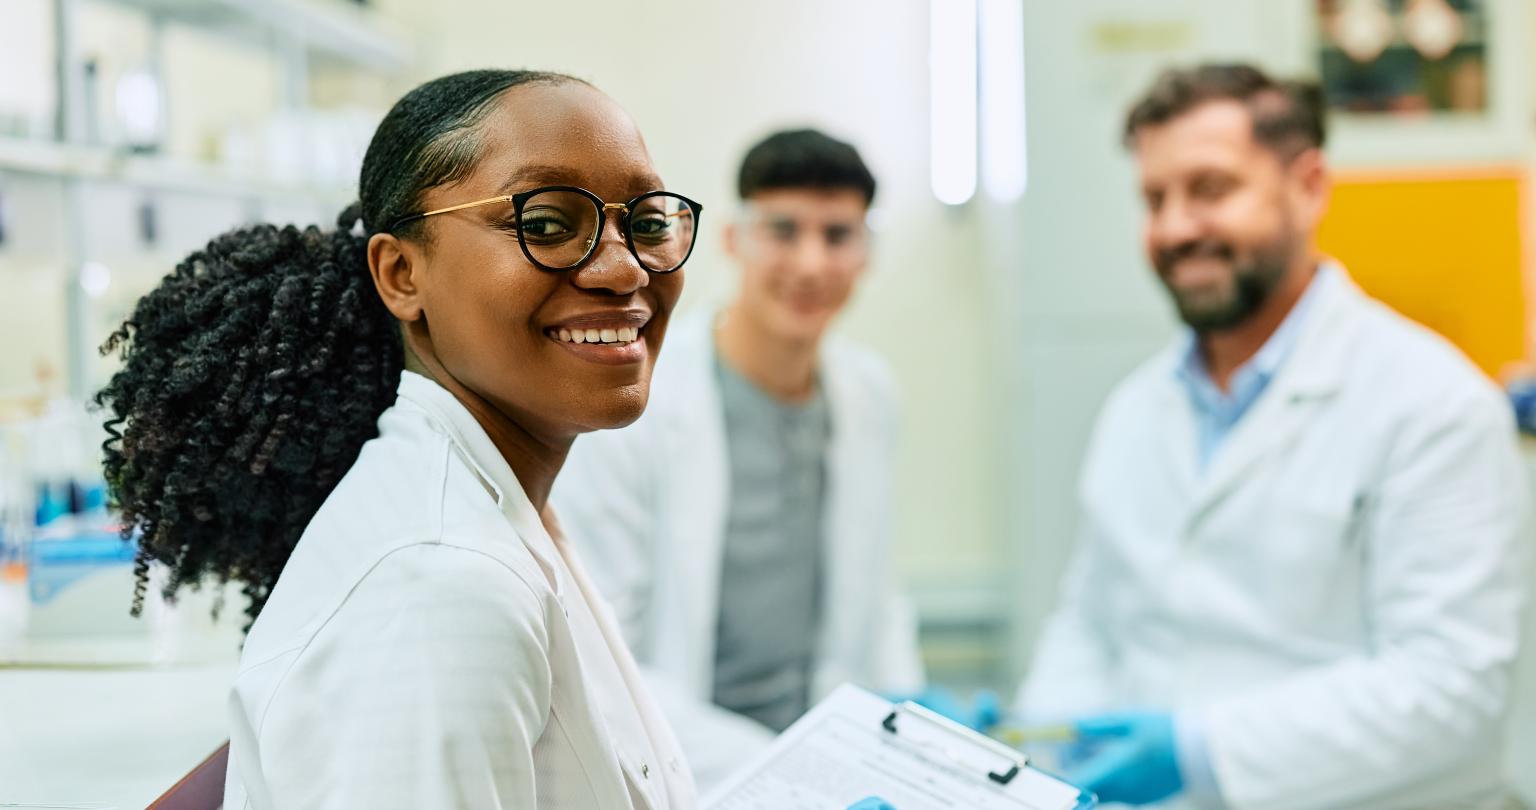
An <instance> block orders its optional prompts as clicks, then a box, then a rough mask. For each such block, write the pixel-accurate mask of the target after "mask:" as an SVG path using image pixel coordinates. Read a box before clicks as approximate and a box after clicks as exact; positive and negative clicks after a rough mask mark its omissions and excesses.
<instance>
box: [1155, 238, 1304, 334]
mask: <svg viewBox="0 0 1536 810" xmlns="http://www.w3.org/2000/svg"><path fill="white" fill-rule="evenodd" d="M1295 255H1296V248H1295V246H1294V245H1293V244H1292V243H1291V241H1290V240H1287V239H1286V238H1285V237H1284V236H1282V237H1280V238H1278V239H1276V240H1275V241H1273V242H1271V243H1269V244H1266V245H1261V246H1259V247H1257V248H1255V249H1253V250H1252V251H1251V252H1249V253H1248V254H1247V255H1239V253H1238V251H1237V249H1236V248H1235V247H1233V245H1232V244H1231V243H1230V242H1223V241H1221V240H1218V239H1200V240H1196V241H1191V242H1185V243H1183V244H1180V245H1177V246H1174V247H1171V248H1166V249H1163V250H1159V251H1157V253H1156V254H1155V255H1154V257H1153V265H1154V266H1155V267H1156V268H1157V276H1158V278H1159V279H1160V280H1161V281H1162V282H1163V286H1164V287H1166V288H1167V289H1168V293H1169V294H1170V295H1171V296H1172V297H1173V303H1174V306H1176V307H1177V308H1178V311H1179V318H1180V319H1181V320H1182V321H1184V323H1186V324H1188V325H1189V327H1190V328H1191V329H1194V330H1195V331H1196V332H1202V333H1204V332H1220V331H1225V330H1228V329H1233V328H1236V327H1238V326H1241V325H1242V324H1243V323H1244V322H1246V321H1247V320H1248V319H1249V318H1251V317H1253V314H1254V313H1255V312H1258V311H1259V309H1260V308H1261V307H1263V306H1264V303H1265V302H1266V301H1268V300H1269V297H1270V295H1271V294H1272V293H1273V292H1274V290H1275V288H1276V287H1278V286H1279V285H1280V280H1281V279H1282V278H1284V277H1285V273H1286V270H1287V269H1289V268H1290V266H1291V261H1292V259H1293V258H1294V257H1295ZM1191 258H1200V259H1205V260H1213V259H1214V260H1218V261H1221V262H1223V263H1225V264H1226V266H1227V268H1228V271H1227V273H1225V274H1224V275H1225V281H1224V283H1220V284H1217V285H1211V286H1207V287H1204V288H1200V289H1191V288H1181V287H1178V286H1177V285H1176V284H1175V283H1174V281H1173V278H1174V274H1175V268H1176V267H1177V265H1178V264H1179V262H1181V261H1183V260H1185V259H1191Z"/></svg>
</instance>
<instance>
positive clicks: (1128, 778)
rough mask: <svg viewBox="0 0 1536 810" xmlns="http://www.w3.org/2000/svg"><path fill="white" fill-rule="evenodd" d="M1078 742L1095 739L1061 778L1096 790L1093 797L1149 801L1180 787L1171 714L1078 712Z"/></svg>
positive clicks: (1181, 788)
mask: <svg viewBox="0 0 1536 810" xmlns="http://www.w3.org/2000/svg"><path fill="white" fill-rule="evenodd" d="M1075 726H1076V728H1077V733H1078V736H1079V738H1080V739H1081V741H1082V742H1085V743H1088V744H1089V745H1095V744H1097V747H1096V748H1095V749H1094V750H1093V752H1092V753H1091V754H1090V755H1089V756H1087V757H1086V758H1085V759H1084V760H1083V761H1081V762H1079V763H1078V764H1077V765H1076V766H1075V767H1074V768H1072V770H1071V771H1070V772H1069V773H1068V775H1067V781H1069V782H1071V783H1072V784H1074V785H1077V786H1078V787H1081V788H1084V789H1086V790H1090V791H1093V792H1094V793H1096V794H1098V796H1099V800H1100V801H1103V802H1106V803H1109V802H1124V803H1125V804H1151V803H1152V802H1158V801H1162V800H1163V799H1166V798H1168V797H1169V796H1172V795H1174V794H1176V793H1179V792H1180V791H1182V790H1183V789H1184V779H1183V777H1182V776H1180V774H1179V761H1178V755H1177V753H1176V751H1175V743H1174V733H1173V715H1171V714H1168V713H1167V712H1123V713H1117V714H1103V715H1097V716H1093V717H1084V718H1079V719H1078V721H1077V722H1076V723H1075Z"/></svg>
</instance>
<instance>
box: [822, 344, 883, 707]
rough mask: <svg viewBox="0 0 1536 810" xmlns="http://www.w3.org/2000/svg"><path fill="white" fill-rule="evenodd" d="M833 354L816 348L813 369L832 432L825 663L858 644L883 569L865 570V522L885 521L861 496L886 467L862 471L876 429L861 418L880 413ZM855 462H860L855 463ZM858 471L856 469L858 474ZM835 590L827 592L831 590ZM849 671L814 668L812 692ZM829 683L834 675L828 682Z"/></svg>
mask: <svg viewBox="0 0 1536 810" xmlns="http://www.w3.org/2000/svg"><path fill="white" fill-rule="evenodd" d="M835 358H836V354H835V352H832V351H827V352H825V353H824V354H823V356H822V360H821V363H820V368H819V369H818V372H817V373H818V377H819V384H820V385H821V386H823V389H822V390H823V392H824V394H825V396H826V398H827V410H828V413H829V414H830V415H831V422H832V434H831V437H830V440H829V442H828V444H827V450H826V456H825V462H824V463H825V465H826V466H825V469H826V475H825V480H826V488H825V489H824V491H823V505H822V514H823V517H822V522H821V526H822V536H821V547H822V565H823V574H822V578H821V595H820V599H821V606H822V608H821V624H822V631H821V639H820V640H819V642H818V643H819V647H820V651H821V654H820V655H819V656H818V660H820V661H821V662H823V665H825V664H826V663H827V662H835V661H841V660H845V659H846V658H847V656H846V654H843V655H840V654H839V652H840V651H845V650H846V649H848V648H849V647H856V646H858V645H859V644H862V643H865V641H866V640H865V639H862V638H860V636H861V635H862V632H861V629H860V628H861V622H862V620H864V619H866V618H867V617H868V616H869V615H870V607H869V605H868V601H869V600H870V599H873V598H875V597H876V596H877V595H878V594H879V593H880V592H881V590H880V589H881V587H883V583H882V582H881V581H880V578H881V577H882V576H883V574H884V572H883V570H870V566H871V565H872V564H874V562H875V561H877V560H879V559H880V558H881V557H880V555H881V551H880V550H879V549H875V548H871V547H870V542H871V540H872V539H877V538H879V537H881V536H882V533H881V532H880V531H879V530H878V529H876V527H875V526H873V525H871V522H872V521H879V520H885V519H886V516H885V515H874V514H867V508H866V505H867V504H869V502H870V500H869V499H868V498H865V497H861V496H860V493H861V491H862V490H863V489H864V488H866V487H869V486H871V485H879V483H880V482H878V481H872V480H869V479H870V476H877V475H888V474H889V471H878V470H870V469H869V459H877V458H881V453H880V452H879V449H878V448H877V447H873V446H871V442H872V441H875V440H877V439H878V433H879V432H878V430H871V426H870V425H869V424H868V421H867V420H868V419H870V418H871V414H880V413H882V412H883V411H882V408H880V407H876V405H877V403H869V402H866V401H864V400H865V399H866V393H865V391H863V390H861V389H860V388H859V386H857V385H855V384H854V383H855V382H856V380H855V378H854V376H853V374H852V373H851V371H852V370H851V369H844V368H839V367H838V366H837V364H836V359H835ZM861 461H863V462H864V463H863V465H862V468H861V465H860V462H861ZM861 470H862V473H863V474H862V475H861ZM833 594H835V595H836V596H835V598H833V597H832V596H831V595H833ZM855 675H856V673H852V672H821V673H817V680H818V681H819V682H818V683H816V684H814V685H813V686H814V687H815V689H816V691H817V692H818V693H819V692H826V691H830V690H831V689H832V688H835V687H836V686H837V685H838V683H840V682H841V681H843V680H847V679H851V678H853V677H855ZM829 681H837V682H838V683H832V682H829Z"/></svg>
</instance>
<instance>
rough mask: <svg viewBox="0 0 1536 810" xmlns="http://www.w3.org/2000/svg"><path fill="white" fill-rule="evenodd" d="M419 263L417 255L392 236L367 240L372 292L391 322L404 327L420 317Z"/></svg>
mask: <svg viewBox="0 0 1536 810" xmlns="http://www.w3.org/2000/svg"><path fill="white" fill-rule="evenodd" d="M412 254H416V255H415V256H414V257H413V256H412ZM420 259H421V256H420V251H417V250H415V249H414V248H413V247H412V246H409V245H407V244H406V243H405V242H403V241H401V240H400V238H399V237H397V236H395V235H394V234H392V233H376V234H374V235H373V236H372V237H370V238H369V239H368V272H369V273H371V274H372V275H373V286H374V289H376V290H378V291H379V298H381V299H383V301H384V306H385V307H386V308H388V309H389V311H390V313H391V314H393V315H394V316H395V319H396V320H399V321H403V322H405V323H410V322H413V321H416V320H419V319H420V318H421V315H422V308H423V302H422V296H421V287H420V283H419V282H420V280H421V279H420V278H419V277H418V275H417V274H418V273H419V272H420V268H421V261H420Z"/></svg>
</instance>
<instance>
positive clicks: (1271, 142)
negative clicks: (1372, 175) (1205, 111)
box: [1124, 64, 1327, 160]
mask: <svg viewBox="0 0 1536 810" xmlns="http://www.w3.org/2000/svg"><path fill="white" fill-rule="evenodd" d="M1212 101H1236V102H1239V103H1241V104H1242V105H1244V106H1245V107H1247V108H1248V111H1249V113H1250V114H1251V115H1252V117H1253V138H1254V140H1256V141H1258V142H1259V143H1261V144H1263V145H1264V146H1266V147H1268V148H1270V149H1272V150H1273V151H1274V152H1276V153H1277V154H1279V155H1280V157H1281V159H1283V160H1290V159H1292V158H1294V157H1296V156H1297V155H1299V154H1301V153H1302V152H1305V151H1307V150H1308V149H1317V148H1321V147H1322V146H1323V142H1324V140H1325V139H1326V137H1327V127H1326V125H1325V122H1324V104H1323V91H1322V88H1320V87H1319V86H1318V85H1317V84H1315V83H1310V82H1299V81H1277V80H1275V79H1272V78H1270V77H1269V76H1268V75H1267V74H1265V73H1264V71H1262V70H1259V69H1258V68H1256V67H1253V66H1252V65H1244V64H1206V65H1197V66H1195V67H1191V68H1174V69H1171V70H1166V71H1163V73H1162V74H1161V75H1159V76H1158V77H1157V80H1156V81H1154V82H1152V87H1151V88H1150V89H1149V90H1147V93H1146V95H1144V96H1142V97H1141V100H1139V101H1137V102H1136V104H1135V105H1134V106H1132V107H1131V112H1130V114H1129V115H1127V116H1126V118H1125V131H1124V141H1125V144H1126V146H1128V147H1129V146H1132V145H1133V144H1134V143H1135V140H1136V135H1137V133H1139V132H1141V130H1143V129H1145V128H1147V127H1155V126H1159V125H1161V124H1166V123H1168V122H1169V121H1172V120H1174V119H1175V118H1178V117H1180V116H1183V115H1185V114H1186V113H1189V112H1190V111H1192V110H1194V109H1195V108H1196V107H1199V106H1201V105H1203V104H1206V103H1209V102H1212Z"/></svg>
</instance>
